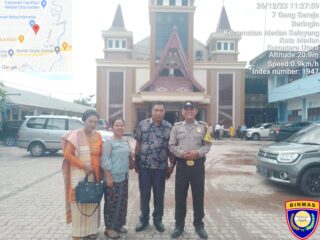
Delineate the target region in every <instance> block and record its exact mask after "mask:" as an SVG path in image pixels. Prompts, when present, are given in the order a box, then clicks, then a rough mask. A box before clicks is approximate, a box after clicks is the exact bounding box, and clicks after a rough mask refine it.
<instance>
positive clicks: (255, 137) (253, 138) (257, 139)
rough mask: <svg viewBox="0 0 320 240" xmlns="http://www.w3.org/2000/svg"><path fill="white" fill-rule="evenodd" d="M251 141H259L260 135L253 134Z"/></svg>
mask: <svg viewBox="0 0 320 240" xmlns="http://www.w3.org/2000/svg"><path fill="white" fill-rule="evenodd" d="M251 139H252V140H254V141H259V140H260V135H259V134H258V133H254V134H252V136H251Z"/></svg>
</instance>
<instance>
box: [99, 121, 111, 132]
mask: <svg viewBox="0 0 320 240" xmlns="http://www.w3.org/2000/svg"><path fill="white" fill-rule="evenodd" d="M97 129H98V130H108V129H109V123H108V121H107V120H105V119H99V121H98V128H97Z"/></svg>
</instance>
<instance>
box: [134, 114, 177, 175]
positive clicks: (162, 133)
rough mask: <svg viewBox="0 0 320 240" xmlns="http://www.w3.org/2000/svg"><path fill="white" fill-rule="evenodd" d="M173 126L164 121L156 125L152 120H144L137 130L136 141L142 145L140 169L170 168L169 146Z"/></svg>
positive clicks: (139, 161)
mask: <svg viewBox="0 0 320 240" xmlns="http://www.w3.org/2000/svg"><path fill="white" fill-rule="evenodd" d="M171 128H172V125H171V124H170V123H169V122H167V121H165V120H162V122H161V123H160V124H159V125H155V124H154V123H153V121H152V118H148V119H145V120H142V121H141V122H140V123H139V125H138V128H137V131H136V136H135V139H136V140H137V141H138V142H139V143H140V151H139V160H138V164H139V167H144V168H151V169H161V170H165V169H167V168H168V152H169V149H168V144H169V138H170V132H171Z"/></svg>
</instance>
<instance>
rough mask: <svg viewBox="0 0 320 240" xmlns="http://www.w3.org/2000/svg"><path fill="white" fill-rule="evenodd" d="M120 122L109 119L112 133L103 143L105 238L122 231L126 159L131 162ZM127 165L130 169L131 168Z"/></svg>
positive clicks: (121, 121)
mask: <svg viewBox="0 0 320 240" xmlns="http://www.w3.org/2000/svg"><path fill="white" fill-rule="evenodd" d="M123 131H124V121H123V120H122V119H116V120H114V121H113V122H112V132H113V136H112V137H111V139H110V140H108V141H105V142H104V144H103V151H102V158H101V167H102V168H103V169H104V174H105V178H106V180H107V181H106V184H107V186H106V193H105V205H104V222H105V226H106V229H105V234H106V235H107V236H108V238H111V239H117V238H119V237H120V235H119V233H126V232H127V230H126V229H125V228H124V227H123V226H124V225H126V217H127V207H128V172H129V161H130V160H131V163H132V158H131V156H132V154H130V153H131V148H130V145H129V143H128V141H127V140H126V139H125V138H124V137H123ZM132 165H133V164H131V166H130V169H132V168H133V166H132Z"/></svg>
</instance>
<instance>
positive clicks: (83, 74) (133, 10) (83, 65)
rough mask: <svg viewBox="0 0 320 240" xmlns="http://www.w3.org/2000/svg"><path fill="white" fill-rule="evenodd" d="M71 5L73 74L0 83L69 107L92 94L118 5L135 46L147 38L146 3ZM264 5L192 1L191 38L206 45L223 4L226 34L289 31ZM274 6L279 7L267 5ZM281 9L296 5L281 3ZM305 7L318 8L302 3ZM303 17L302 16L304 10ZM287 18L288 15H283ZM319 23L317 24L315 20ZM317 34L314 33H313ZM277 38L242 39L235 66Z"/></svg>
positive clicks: (115, 0)
mask: <svg viewBox="0 0 320 240" xmlns="http://www.w3.org/2000/svg"><path fill="white" fill-rule="evenodd" d="M66 1H72V18H71V19H72V45H73V61H72V71H71V72H67V73H25V72H24V73H5V72H0V81H3V82H4V83H5V84H6V85H8V86H12V87H16V88H21V89H24V90H28V91H34V92H38V93H42V94H44V95H47V96H52V97H56V98H60V99H64V100H68V101H72V100H74V99H78V98H79V97H85V96H88V95H92V94H95V91H96V89H95V88H96V59H99V58H103V52H102V49H103V40H102V37H101V33H102V30H107V29H109V28H110V26H111V24H112V20H113V17H114V14H115V11H116V8H117V5H118V4H119V3H120V4H121V6H122V12H123V17H124V22H125V26H126V29H127V30H129V31H132V32H133V37H134V43H137V42H138V41H140V40H142V39H143V38H145V37H147V36H149V33H150V27H149V14H148V0H134V1H133V0H90V1H80V0H66ZM263 2H266V1H264V0H246V1H239V0H224V1H223V0H195V5H196V12H195V16H194V38H196V39H198V40H199V41H201V42H202V43H204V44H205V43H206V41H207V39H208V37H209V36H210V34H211V33H212V32H214V31H215V29H216V26H217V23H218V20H219V16H220V12H221V8H222V6H223V4H224V6H225V8H226V11H227V14H228V17H229V22H230V25H231V29H232V30H234V31H254V30H255V31H262V30H264V29H271V30H277V29H279V30H285V29H288V26H289V23H290V20H289V19H288V18H281V17H279V16H276V17H274V16H273V13H272V10H263V9H258V8H259V3H263ZM268 2H273V3H277V2H279V1H275V0H269V1H268ZM282 2H284V3H290V2H296V3H299V1H298V0H283V1H282ZM304 2H310V3H311V2H317V1H313V0H305V1H304ZM305 11H307V10H305ZM285 12H287V13H289V12H290V10H288V9H287V11H285ZM317 20H319V19H317ZM318 30H319V29H318ZM277 42H279V38H278V37H267V38H265V41H264V39H263V37H257V36H254V37H253V36H243V37H242V39H241V40H240V43H239V50H240V54H239V60H240V61H246V62H249V61H250V60H251V59H253V58H254V57H256V56H257V55H259V54H260V53H262V52H263V51H264V50H265V49H266V46H267V44H269V43H277Z"/></svg>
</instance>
